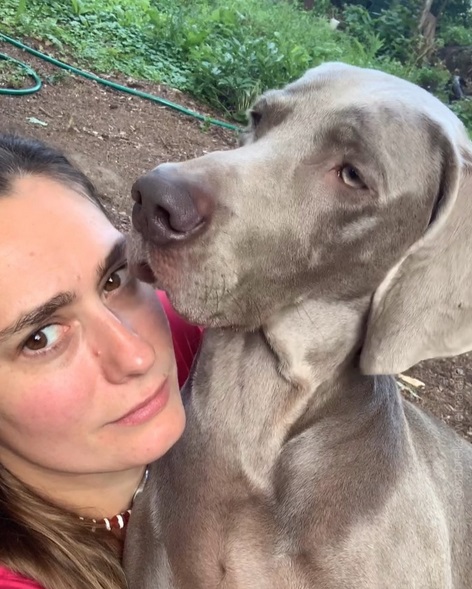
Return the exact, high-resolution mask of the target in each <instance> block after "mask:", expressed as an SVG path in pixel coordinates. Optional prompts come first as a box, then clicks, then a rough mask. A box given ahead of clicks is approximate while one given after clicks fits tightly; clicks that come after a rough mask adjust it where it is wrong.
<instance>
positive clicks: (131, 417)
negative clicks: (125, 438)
mask: <svg viewBox="0 0 472 589" xmlns="http://www.w3.org/2000/svg"><path fill="white" fill-rule="evenodd" d="M169 396H170V389H169V380H168V379H167V378H166V380H165V381H164V382H163V383H162V384H161V386H160V387H159V388H158V389H157V391H156V392H155V393H154V394H153V395H151V396H150V397H148V398H147V399H146V400H145V401H143V402H142V403H140V404H139V405H136V407H134V408H133V409H131V411H129V412H128V413H126V415H123V417H120V419H117V420H116V421H114V422H113V424H117V425H140V424H141V423H145V422H146V421H149V420H150V419H152V418H153V417H155V416H156V415H157V414H158V413H160V412H161V411H162V410H163V409H164V407H165V406H166V405H167V402H168V400H169Z"/></svg>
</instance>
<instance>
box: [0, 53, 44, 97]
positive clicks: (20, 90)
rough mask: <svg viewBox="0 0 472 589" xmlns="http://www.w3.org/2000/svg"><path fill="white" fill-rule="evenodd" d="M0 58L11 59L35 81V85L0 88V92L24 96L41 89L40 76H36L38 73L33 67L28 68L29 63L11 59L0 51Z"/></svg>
mask: <svg viewBox="0 0 472 589" xmlns="http://www.w3.org/2000/svg"><path fill="white" fill-rule="evenodd" d="M0 59H5V60H7V61H12V62H13V63H16V65H17V66H18V67H20V68H22V69H24V70H25V72H26V73H27V74H28V76H31V77H32V78H33V80H34V81H35V85H34V86H31V87H30V88H0V94H9V95H11V96H24V95H25V94H34V93H35V92H37V91H38V90H40V89H41V86H42V82H41V78H40V77H39V76H38V74H37V73H36V72H35V71H34V69H33V68H30V66H29V65H27V64H26V63H23V62H22V61H18V60H17V59H13V57H10V56H9V55H5V53H0Z"/></svg>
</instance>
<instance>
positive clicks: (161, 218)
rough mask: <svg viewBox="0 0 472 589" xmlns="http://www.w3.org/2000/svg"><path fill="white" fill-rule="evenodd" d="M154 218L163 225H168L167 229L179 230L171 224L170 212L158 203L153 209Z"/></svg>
mask: <svg viewBox="0 0 472 589" xmlns="http://www.w3.org/2000/svg"><path fill="white" fill-rule="evenodd" d="M154 220H155V221H157V222H158V223H161V224H162V225H164V227H169V229H172V230H173V231H179V229H177V228H176V227H174V226H173V225H172V217H171V214H170V212H169V211H168V210H167V209H165V208H164V207H161V206H160V205H157V206H156V208H155V209H154Z"/></svg>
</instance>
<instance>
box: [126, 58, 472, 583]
mask: <svg viewBox="0 0 472 589" xmlns="http://www.w3.org/2000/svg"><path fill="white" fill-rule="evenodd" d="M250 117H251V125H250V129H249V130H248V131H247V133H246V134H245V136H244V139H243V141H242V145H241V146H240V147H239V148H237V149H234V150H231V151H225V152H216V153H210V154H207V155H205V156H203V157H200V158H198V159H194V160H191V161H187V162H184V163H177V164H176V163H172V164H164V165H160V166H158V167H157V168H156V169H155V170H153V171H152V172H150V173H149V174H147V175H145V176H143V177H141V178H140V179H139V180H138V181H137V183H136V184H135V186H134V189H133V195H134V199H135V201H136V204H135V208H134V211H133V222H134V226H135V228H136V230H137V231H136V234H135V237H134V245H133V246H132V248H131V249H132V253H131V256H132V264H133V265H134V267H138V265H139V262H140V261H141V260H142V259H145V260H146V261H147V263H148V264H149V265H150V267H151V268H152V271H153V273H154V275H155V277H156V279H157V283H158V285H159V286H160V287H161V288H163V289H165V290H166V291H167V292H168V294H169V296H170V299H171V301H172V303H173V305H174V306H175V308H176V309H177V311H178V312H179V313H181V314H182V315H183V316H184V317H186V318H187V319H188V320H189V321H191V322H194V323H197V324H201V325H204V326H206V328H207V329H206V332H205V336H204V341H203V345H202V347H201V351H200V354H199V356H198V359H197V361H196V364H195V366H194V368H193V371H192V375H191V377H190V379H189V382H188V383H187V385H186V387H185V388H184V391H183V396H184V399H185V404H186V412H187V427H186V432H185V434H184V436H183V438H182V439H181V440H180V442H178V443H177V445H176V446H175V447H174V448H173V449H172V450H171V451H170V452H169V453H168V454H167V455H166V456H165V457H164V458H162V459H161V460H159V461H158V462H157V463H155V464H154V465H153V466H152V469H151V477H150V481H149V484H148V486H147V488H146V489H145V491H144V493H143V495H142V496H141V497H140V498H139V500H138V501H137V504H136V505H135V507H134V508H133V514H132V517H131V522H130V524H129V526H130V527H129V531H128V534H127V541H126V547H125V558H124V563H125V569H126V571H127V574H128V576H129V583H130V587H131V589H151V588H153V589H154V588H157V589H217V588H218V589H410V588H411V589H413V588H414V589H471V588H472V445H469V444H468V443H467V442H465V441H464V440H462V439H460V438H459V437H458V436H457V435H456V434H455V433H453V431H452V430H451V429H449V428H448V427H446V426H445V425H442V424H441V423H439V422H438V421H436V420H435V419H433V418H432V417H430V416H428V415H426V414H425V413H423V412H422V411H420V410H419V409H418V408H417V407H415V406H413V405H411V404H410V403H408V402H406V401H404V400H402V398H401V396H400V393H399V391H398V388H397V386H396V383H395V380H394V378H393V377H392V376H384V375H393V374H396V373H398V372H401V371H404V370H405V369H407V368H409V367H410V366H412V365H414V364H416V363H417V362H419V361H421V360H424V359H426V358H431V357H435V356H450V355H455V354H460V353H462V352H465V351H466V350H469V349H471V348H472V174H471V172H472V146H471V143H470V142H469V139H468V137H467V134H466V132H465V130H464V128H463V126H462V124H461V123H460V122H459V120H458V119H457V118H456V117H455V115H454V114H453V113H452V112H451V111H450V110H449V109H448V108H447V107H446V106H444V105H442V104H441V103H440V102H439V101H438V100H436V99H435V98H434V97H433V96H432V95H430V94H428V93H427V92H426V91H424V90H421V89H420V88H418V87H416V86H414V85H412V84H410V83H408V82H406V81H403V80H400V79H397V78H395V77H392V76H390V75H387V74H384V73H381V72H377V71H373V70H366V69H360V68H356V67H351V66H347V65H344V64H340V63H328V64H325V65H322V66H320V67H317V68H315V69H312V70H310V71H308V72H307V73H306V74H305V75H304V76H303V77H302V78H301V79H300V80H298V81H296V82H294V83H292V84H290V85H288V86H287V87H286V88H284V89H283V90H276V91H270V92H267V93H266V94H264V95H263V96H262V98H260V100H258V101H257V102H256V104H255V105H254V107H253V109H252V110H251V112H250ZM145 270H146V264H144V265H143V274H145Z"/></svg>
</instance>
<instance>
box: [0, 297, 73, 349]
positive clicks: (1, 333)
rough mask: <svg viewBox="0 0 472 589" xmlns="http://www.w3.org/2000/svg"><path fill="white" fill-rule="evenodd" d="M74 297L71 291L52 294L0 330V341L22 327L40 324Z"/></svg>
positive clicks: (69, 302) (21, 329) (68, 303)
mask: <svg viewBox="0 0 472 589" xmlns="http://www.w3.org/2000/svg"><path fill="white" fill-rule="evenodd" d="M75 299H76V295H75V293H73V292H60V293H58V294H57V295H54V296H53V297H51V298H50V299H49V300H48V301H46V302H45V303H42V304H41V305H39V306H38V307H36V308H35V309H32V310H31V311H27V312H26V313H24V314H23V315H21V316H20V317H19V318H18V319H17V320H16V321H15V322H14V323H12V324H11V325H9V326H8V327H5V328H4V329H2V330H0V342H1V341H4V340H5V339H7V338H8V337H11V336H12V335H15V334H16V333H18V332H20V331H23V329H26V328H27V327H36V326H37V325H40V324H41V323H43V322H44V321H46V319H48V317H50V316H51V315H53V314H54V313H55V312H56V311H58V310H59V309H62V307H66V306H67V305H70V304H71V303H73V302H74V300H75Z"/></svg>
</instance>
